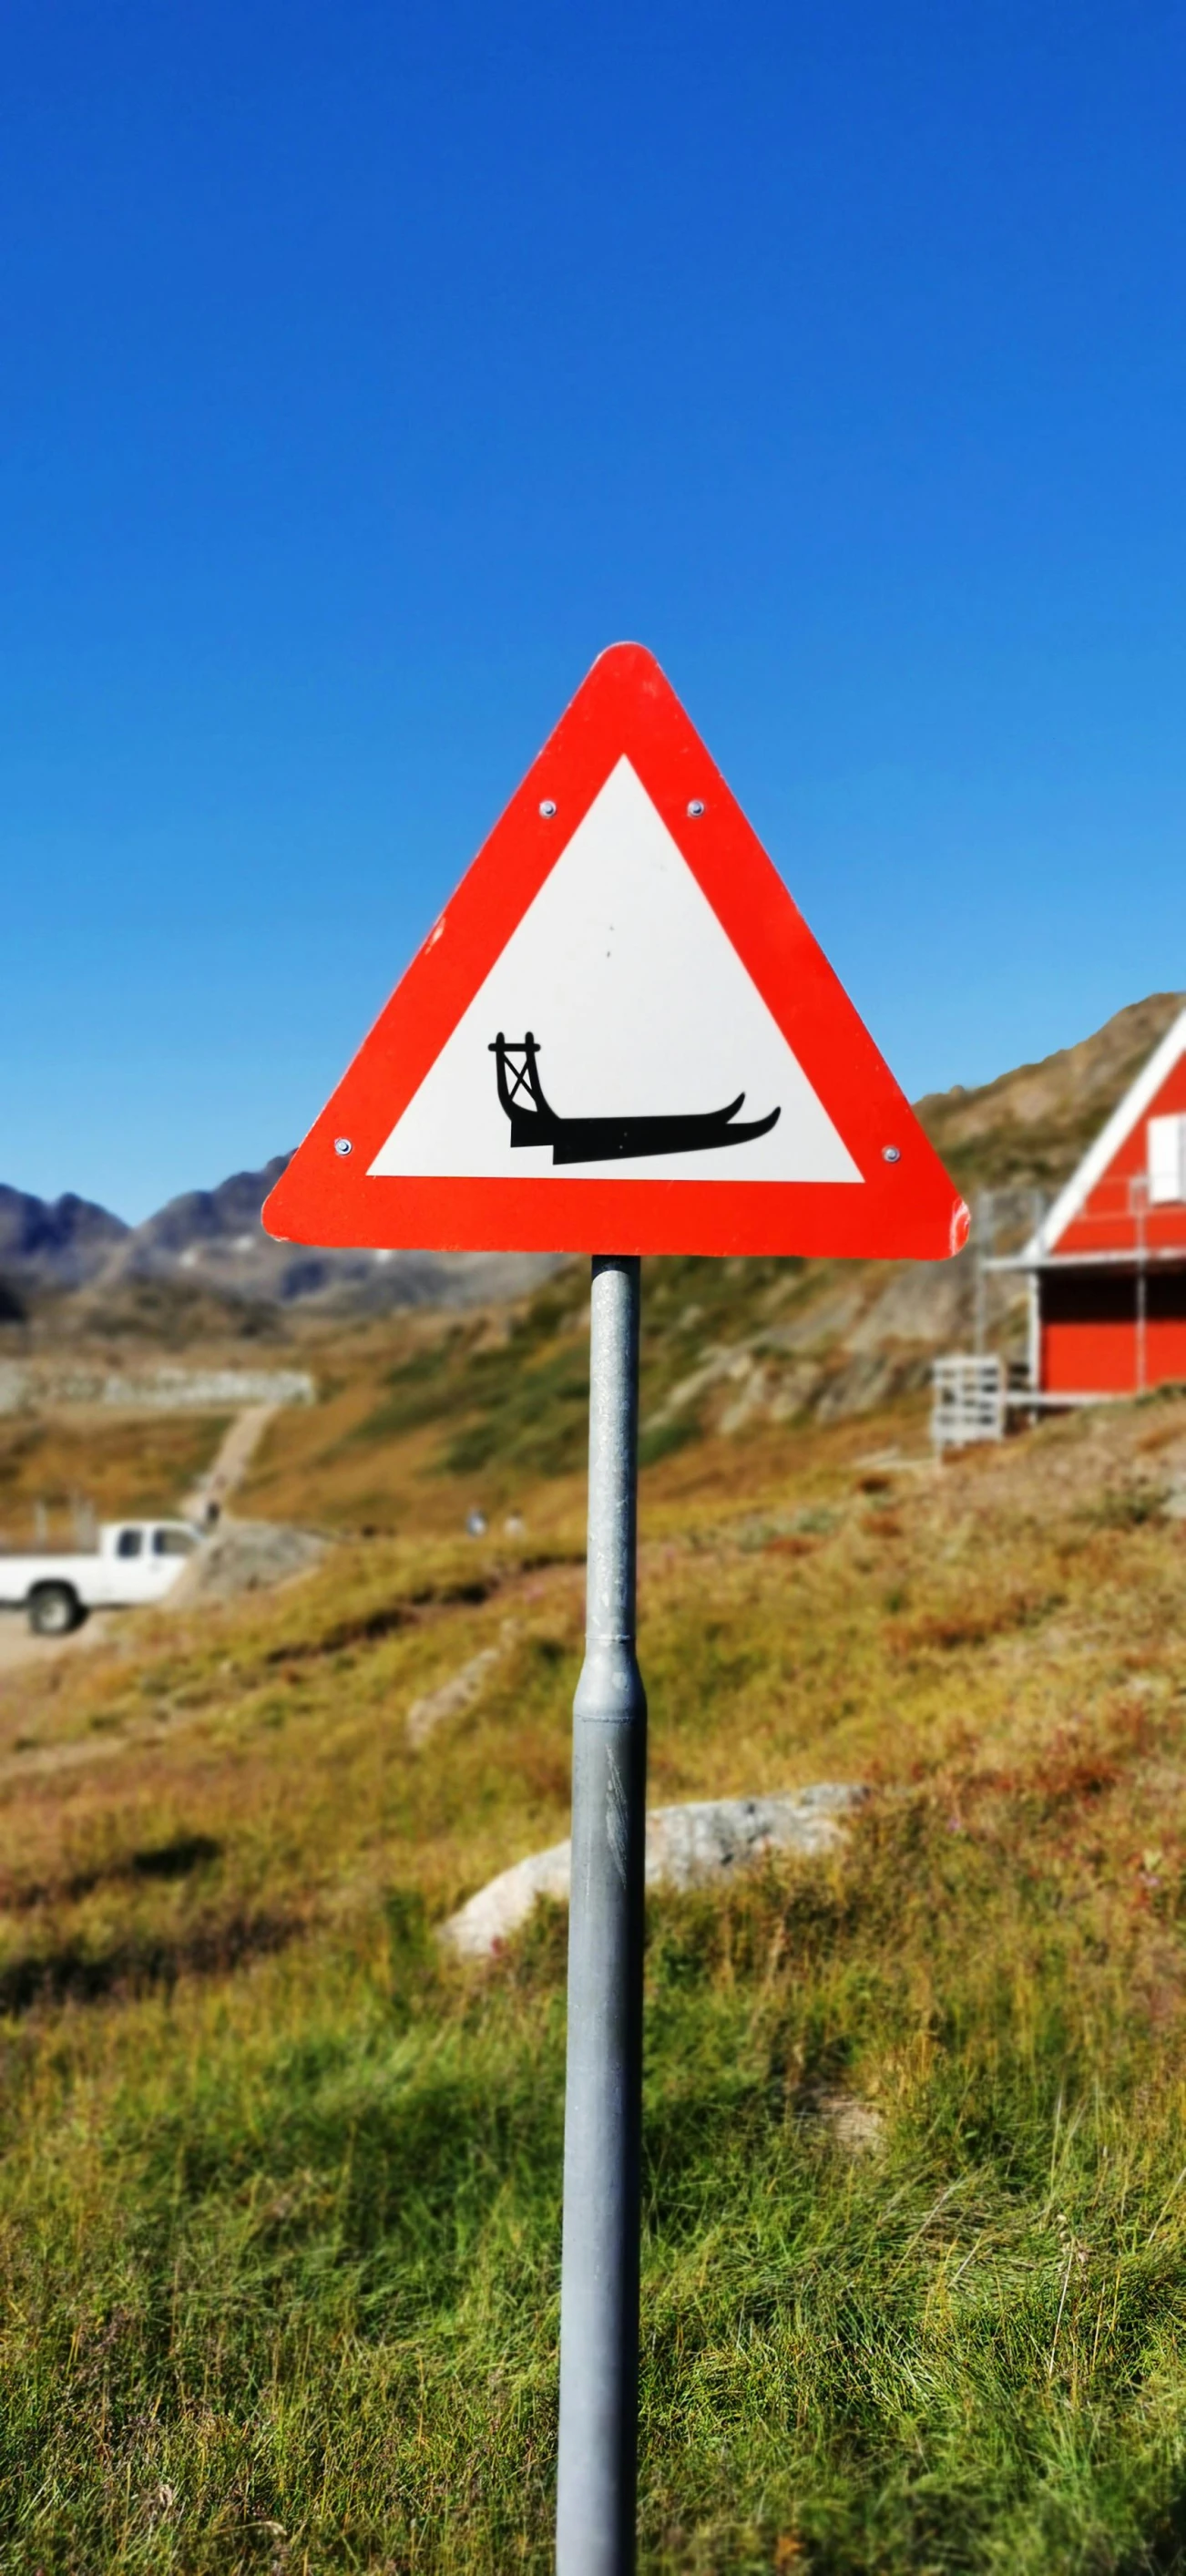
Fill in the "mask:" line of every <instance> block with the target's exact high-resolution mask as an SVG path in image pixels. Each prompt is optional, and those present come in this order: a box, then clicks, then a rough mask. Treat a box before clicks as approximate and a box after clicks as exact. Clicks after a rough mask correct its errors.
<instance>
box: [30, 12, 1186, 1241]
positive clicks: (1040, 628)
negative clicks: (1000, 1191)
mask: <svg viewBox="0 0 1186 2576" xmlns="http://www.w3.org/2000/svg"><path fill="white" fill-rule="evenodd" d="M1184 119H1186V13H1184V11H1183V8H1182V7H1181V6H1180V5H1177V0H1175V5H1172V6H1170V5H1166V0H1124V5H1121V0H1115V5H1112V6H1106V7H1104V6H1096V5H1093V0H1079V5H1078V6H1077V7H1076V8H1074V9H1068V8H1066V7H1064V6H1061V5H1060V6H1057V7H1055V6H1052V5H1049V0H1045V5H1044V0H1026V5H1025V6H1020V5H1014V0H975V5H971V0H935V5H925V6H924V5H921V0H895V5H894V7H893V8H890V7H888V6H887V5H886V0H880V5H870V0H850V5H848V6H847V7H845V8H844V9H837V8H836V7H835V6H834V5H830V0H818V5H817V0H810V5H805V0H772V5H750V6H746V5H744V0H743V5H738V0H732V5H729V0H678V5H675V0H671V5H666V4H665V5H659V6H647V5H646V0H633V5H631V7H629V8H626V7H624V6H621V5H618V0H603V4H602V5H600V6H599V7H598V8H596V9H593V8H584V7H580V6H569V7H566V8H557V7H556V6H555V5H552V6H547V7H545V6H543V5H542V0H541V5H525V0H502V5H500V6H498V7H497V8H494V9H492V8H491V7H490V6H489V5H488V0H486V5H483V6H479V5H477V0H472V5H471V0H434V5H433V6H432V7H431V8H428V7H424V6H422V7H420V8H417V9H415V10H413V9H409V8H407V7H401V6H398V5H393V0H383V5H381V6H379V5H375V6H372V5H370V0H365V5H364V0H332V6H331V5H329V0H283V5H280V0H235V6H233V7H231V6H230V5H227V0H202V5H200V6H199V5H194V0H178V5H177V6H175V7H170V8H168V9H161V8H159V7H157V6H149V5H147V0H101V5H100V0H95V5H88V6H83V5H80V0H8V6H7V7H6V9H5V11H4V13H3V26H2V28H0V335H2V336H0V347H2V349H3V357H2V360H0V365H2V369H3V388H4V389H3V406H2V416H3V421H4V429H3V437H2V440H0V562H2V564H3V595H4V614H3V619H2V621H0V657H2V661H3V685H2V689H0V880H2V885H3V913H2V915H0V958H2V964H3V985H2V990H3V1011H2V1018H0V1178H2V1179H4V1180H7V1181H9V1182H12V1183H15V1184H17V1185H19V1186H21V1187H24V1188H27V1189H33V1190H36V1191H38V1192H41V1193H43V1194H48V1195H53V1194H56V1193H57V1192H58V1191H59V1190H62V1189H67V1188H72V1189H77V1190H80V1191H82V1192H84V1193H86V1194H87V1195H90V1196H94V1197H98V1198H100V1199H102V1200H104V1201H105V1202H106V1203H107V1204H108V1205H110V1206H113V1207H115V1208H116V1209H117V1210H118V1211H119V1212H120V1213H121V1214H123V1215H126V1216H128V1217H132V1218H135V1217H138V1216H141V1215H143V1214H145V1213H147V1212H148V1210H149V1209H150V1208H152V1207H153V1206H155V1205H157V1204H159V1203H160V1201H161V1200H162V1199H164V1198H165V1197H167V1196H169V1195H170V1194H172V1193H173V1192H174V1191H176V1190H180V1189H183V1188H188V1187H192V1186H195V1185H200V1184H208V1183H212V1182H214V1181H217V1180H218V1179H220V1178H222V1177H223V1175H224V1174H225V1173H227V1172H228V1171H230V1170H232V1169H235V1168H238V1167H242V1166H244V1165H250V1164H254V1163H257V1162H259V1161H262V1160H263V1159H264V1158H265V1157H266V1156H267V1155H268V1154H270V1153H273V1152H275V1151H277V1150H278V1149H279V1148H280V1147H281V1146H283V1145H287V1144H290V1143H291V1142H293V1141H294V1140H295V1138H296V1136H297V1135H298V1134H299V1133H300V1132H301V1131H302V1130H303V1128H304V1127H305V1126H306V1125H307V1124H308V1122H309V1120H310V1118H311V1117H312V1116H313V1114H314V1112H315V1111H316V1110H317V1109H318V1108H319V1106H320V1104H321V1101H322V1099H323V1098H324V1096H325V1094H326V1092H327V1091H328V1089H329V1088H330V1086H331V1084H332V1082H333V1081H334V1079H335V1078H336V1076H337V1074H338V1073H339V1072H340V1070H341V1068H342V1066H343V1064H344V1063H345V1061H346V1059H347V1058H348V1057H349V1055H350V1054H351V1053H352V1052H353V1049H354V1046H355V1045H356V1043H357V1041H358V1040H359V1038H360V1037H361V1036H362V1034H363V1032H364V1030H365V1028H366V1027H367V1025H368V1024H369V1022H370V1020H371V1018H372V1017H373V1016H374V1013H375V1011H376V1009H377V1008H378V1007H379V1005H380V1004H381V1002H382V1001H383V999H384V998H385V996H386V993H387V992H388V990H389V989H390V986H391V985H392V984H393V983H394V982H395V980H396V978H397V976H398V974H399V972H400V970H401V969H402V967H403V965H404V964H405V962H406V960H407V958H408V957H409V955H410V954H411V952H412V950H413V949H414V947H415V946H416V945H417V943H418V941H419V939H420V938H421V936H422V935H423V932H424V930H425V929H426V928H427V926H428V924H429V923H430V921H431V920H432V918H433V916H434V914H435V913H436V912H437V910H438V909H439V907H440V904H441V902H442V901H443V900H444V898H445V896H446V895H447V894H448V892H449V889H450V887H451V886H452V884H453V883H454V882H455V881H456V878H457V877H458V876H459V875H460V873H461V871H462V869H463V868H464V866H465V864H466V863H467V861H468V859H469V858H470V856H471V855H472V853H473V851H474V849H475V848H476V847H477V845H478V844H479V842H480V841H481V839H482V838H483V836H484V833H485V831H486V829H487V828H488V826H489V824H490V823H491V821H492V820H493V818H494V816H495V814H496V813H497V812H498V810H499V808H500V806H501V805H502V803H503V802H504V801H505V798H506V796H507V795H508V793H509V792H510V790H511V789H512V787H513V786H514V784H515V782H516V780H517V778H518V777H519V775H520V774H521V772H522V770H523V769H524V767H525V766H526V764H527V761H528V759H529V758H530V756H531V755H532V753H533V752H534V751H535V750H536V749H537V747H538V745H539V743H540V741H541V740H542V738H543V736H544V735H545V734H546V732H547V731H548V730H549V728H550V726H551V724H552V722H553V720H554V719H555V717H556V715H557V714H558V713H559V711H560V709H561V707H562V705H563V704H564V702H565V701H566V699H567V698H568V697H569V696H570V694H571V692H572V689H573V688H574V687H575V685H576V683H577V682H578V680H579V679H580V678H581V676H582V674H583V672H584V670H585V669H586V667H587V665H588V664H589V662H590V661H591V660H592V658H593V655H594V653H595V652H597V651H598V650H599V649H600V647H601V646H602V645H603V644H605V643H607V642H609V641H611V640H612V639H614V638H616V637H620V636H634V637H638V638H640V639H641V640H642V641H644V642H646V643H647V644H649V645H650V646H651V647H652V648H653V649H654V651H656V652H657V653H658V655H659V657H660V659H661V661H662V662H663V663H664V665H665V667H666V669H667V671H668V674H669V676H670V678H671V679H672V681H673V682H674V684H675V686H676V688H677V689H678V690H679V691H680V694H681V695H682V696H683V697H684V699H685V702H686V704H687V705H688V708H689V710H690V712H691V714H692V716H693V719H694V721H695V722H696V723H697V724H698V725H699V727H700V729H701V731H702V732H703V733H704V734H705V736H706V738H707V740H708V742H709V745H710V747H711V748H712V750H713V752H714V754H715V756H716V757H717V759H718V760H719V761H720V762H721V765H722V767H723V768H724V769H725V771H726V774H727V776H728V777H729V779H730V782H731V784H732V786H733V787H734V789H735V791H736V792H737V794H738V795H739V796H740V798H741V800H742V802H743V804H744V805H745V806H746V808H747V810H748V812H749V813H750V815H751V817H752V819H753V821H754V823H755V824H756V826H757V828H758V830H759V832H760V833H761V834H762V837H763V839H764V840H765V841H766V843H767V846H768V847H769V849H770V851H771V853H772V855H773V857H774V858H775V860H776V861H777V863H778V865H779V866H780V867H781V869H782V871H783V873H784V875H785V877H786V878H787V881H788V883H789V884H790V885H791V887H792V890H793V891H794V893H795V895H796V897H797V898H798V900H799V902H800V903H801V904H802V907H803V909H804V911H805V913H806V915H807V918H808V920H809V921H810V922H811V924H812V927H813V929H814V930H815V931H816V933H817V935H818V936H819V937H820V938H821V939H822V941H823V943H824V945H825V947H826V948H827V949H828V951H829V953H830V955H831V956H832V959H833V962H834V963H835V965H836V966H837V968H838V970H839V972H840V973H841V975H842V976H843V978H844V980H845V981H846V983H847V984H848V986H849V989H850V990H851V992H852V993H853V996H854V998H855V1000H856V1001H857V1004H858V1006H859V1008H860V1009H861V1010H862V1012H863V1014H864V1016H865V1017H866V1019H867V1020H868V1022H869V1024H870V1026H871V1028H872V1029H873V1032H874V1034H875V1036H876V1037H877V1038H878V1040H879V1042H880V1043H881V1044H882V1046H883V1048H884V1050H885V1052H886V1053H887V1055H888V1056H889V1059H890V1061H891V1063H892V1064H893V1066H894V1069H895V1071H896V1072H897V1074H898V1075H899V1078H900V1079H901V1080H902V1081H903V1082H904V1083H905V1085H906V1087H907V1089H908V1090H910V1091H911V1092H912V1093H917V1092H919V1091H921V1090H924V1089H931V1088H935V1087H938V1086H941V1085H945V1084H947V1083H950V1082H953V1081H956V1080H963V1081H967V1082H974V1081H978V1080H982V1079H985V1078H987V1077H988V1076H989V1075H991V1074H992V1073H994V1072H997V1071H999V1070H1001V1069H1002V1068H1003V1067H1004V1066H1006V1065H1008V1064H1011V1063H1013V1062H1016V1061H1018V1060H1019V1059H1022V1058H1025V1057H1031V1056H1035V1055H1040V1054H1043V1053H1045V1052H1047V1051H1048V1050H1049V1049H1050V1048H1052V1047H1054V1046H1058V1045H1061V1044H1063V1043H1066V1042H1068V1041H1070V1040H1073V1039H1074V1038H1076V1037H1079V1036H1081V1035H1083V1034H1085V1033H1086V1031H1087V1030H1088V1029H1090V1028H1092V1027H1094V1026H1095V1025H1096V1024H1097V1023H1098V1022H1099V1021H1101V1020H1102V1019H1104V1018H1105V1017H1106V1016H1107V1015H1108V1014H1109V1013H1110V1012H1111V1011H1113V1010H1115V1009H1117V1008H1119V1006H1120V1005H1121V1004H1122V1003H1124V1002H1126V1001H1129V1000H1133V999H1135V998H1136V997H1137V996H1139V995H1140V994H1143V993H1146V992H1148V991H1151V990H1154V989H1158V988H1166V987H1178V986H1183V985H1186V869H1184V866H1183V854H1184V851H1186V743H1184V733H1183V721H1182V715H1183V695H1184V691H1183V683H1184V680H1186V509H1184V501H1183V476H1184V458H1186V440H1184V435H1183V432H1184V424H1186V399H1184V397H1186V327H1184V326H1186V314H1184V294H1183V289H1184V286H1186V153H1183V150H1182V133H1183V127H1184Z"/></svg>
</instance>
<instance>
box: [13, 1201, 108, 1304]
mask: <svg viewBox="0 0 1186 2576" xmlns="http://www.w3.org/2000/svg"><path fill="white" fill-rule="evenodd" d="M128 1233H129V1228H128V1227H127V1226H126V1225H125V1224H124V1223H123V1220H122V1218H120V1217H118V1216H112V1215H111V1214H110V1212H109V1210H108V1209H107V1208H103V1207H96V1205H95V1203H94V1201H93V1200H92V1199H80V1198H76V1197H75V1196H74V1193H73V1191H68V1192H67V1194H66V1196H65V1197H64V1198H60V1199H52V1200H51V1199H39V1198H34V1197H33V1196H32V1195H31V1194H30V1193H29V1192H28V1191H27V1190H12V1189H8V1188H6V1187H5V1185H4V1184H3V1183H2V1182H0V1277H2V1278H4V1279H5V1280H7V1281H9V1282H12V1283H14V1284H17V1285H19V1286H24V1287H29V1288H51V1287H52V1288H83V1287H85V1286H86V1285H87V1283H88V1281H89V1280H92V1279H97V1278H99V1277H100V1275H101V1273H102V1272H103V1270H104V1269H105V1268H106V1266H107V1264H108V1262H109V1261H110V1260H111V1259H112V1258H113V1256H114V1255H115V1254H116V1253H118V1251H119V1249H120V1246H121V1245H122V1244H123V1243H124V1242H125V1241H126V1239H127V1236H128Z"/></svg>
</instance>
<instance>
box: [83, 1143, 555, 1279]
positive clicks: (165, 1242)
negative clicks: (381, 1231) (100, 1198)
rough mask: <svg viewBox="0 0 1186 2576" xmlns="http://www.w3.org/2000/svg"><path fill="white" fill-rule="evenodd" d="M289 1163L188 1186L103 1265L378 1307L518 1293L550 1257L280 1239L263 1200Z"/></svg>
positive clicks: (148, 1275)
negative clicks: (331, 1248) (271, 1230)
mask: <svg viewBox="0 0 1186 2576" xmlns="http://www.w3.org/2000/svg"><path fill="white" fill-rule="evenodd" d="M287 1161H288V1156H287V1154H275V1155H273V1158H272V1160H271V1162H270V1163H265V1165H264V1167H263V1170H262V1171H259V1172H235V1173H234V1174H233V1175H232V1177H231V1179H230V1180H228V1181H223V1182H221V1183H220V1185H219V1187H218V1188H217V1189H216V1190H187V1191H186V1192H185V1193H184V1195H183V1196H182V1197H181V1198H176V1199H170V1200H169V1202H168V1205H167V1206H166V1207H163V1208H161V1209H160V1210H159V1211H158V1213H157V1215H156V1216H150V1217H147V1218H146V1219H145V1221H144V1223H143V1225H138V1226H134V1227H133V1228H132V1229H131V1231H130V1232H129V1233H127V1234H126V1235H125V1237H124V1239H123V1241H122V1243H121V1244H120V1245H119V1247H118V1250H117V1251H116V1252H115V1254H114V1255H113V1257H112V1259H111V1261H110V1262H109V1263H108V1265H107V1267H106V1269H105V1271H104V1273H103V1285H104V1287H105V1288H111V1287H114V1286H115V1285H117V1284H118V1283H119V1282H121V1281H124V1280H134V1279H158V1280H176V1281H178V1282H183V1283H185V1284H187V1285H189V1286H192V1287H202V1288H209V1289H214V1290H215V1291H216V1292H217V1293H218V1294H220V1295H222V1296H229V1297H234V1298H238V1299H250V1300H253V1301H255V1302H261V1303H263V1304H266V1305H277V1306H293V1305H298V1304H299V1305H303V1306H307V1305H314V1304H315V1305H316V1306H318V1307H319V1308H322V1309H324V1310H325V1311H326V1312H327V1313H331V1312H347V1311H348V1312H350V1313H361V1314H377V1313H381V1312H383V1311H384V1310H385V1309H388V1308H391V1307H393V1306H454V1305H457V1306H466V1305H476V1304H483V1303H485V1302H486V1300H487V1299H491V1298H498V1297H504V1296H507V1297H510V1296H517V1295H519V1294H520V1293H521V1291H522V1290H523V1289H525V1288H529V1287H531V1286H532V1285H533V1284H534V1283H535V1281H536V1280H538V1279H540V1278H542V1277H544V1276H545V1275H546V1273H547V1271H548V1269H549V1268H550V1267H551V1266H552V1264H551V1263H550V1262H549V1261H548V1260H547V1259H546V1258H545V1259H541V1258H540V1256H539V1255H535V1256H532V1255H529V1254H521V1253H442V1252H318V1251H311V1250H309V1249H308V1248H307V1247H305V1246H304V1245H301V1244H296V1243H275V1242H273V1240H272V1237H271V1235H268V1234H265V1233H264V1230H263V1227H262V1225H261V1224H260V1221H259V1212H260V1208H261V1207H262V1205H263V1202H264V1200H265V1199H266V1197H267V1195H268V1192H269V1190H270V1189H271V1188H272V1186H273V1184H274V1182H276V1181H278V1180H279V1177H280V1174H281V1172H282V1171H283V1170H284V1167H285V1165H286V1163H287Z"/></svg>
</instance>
